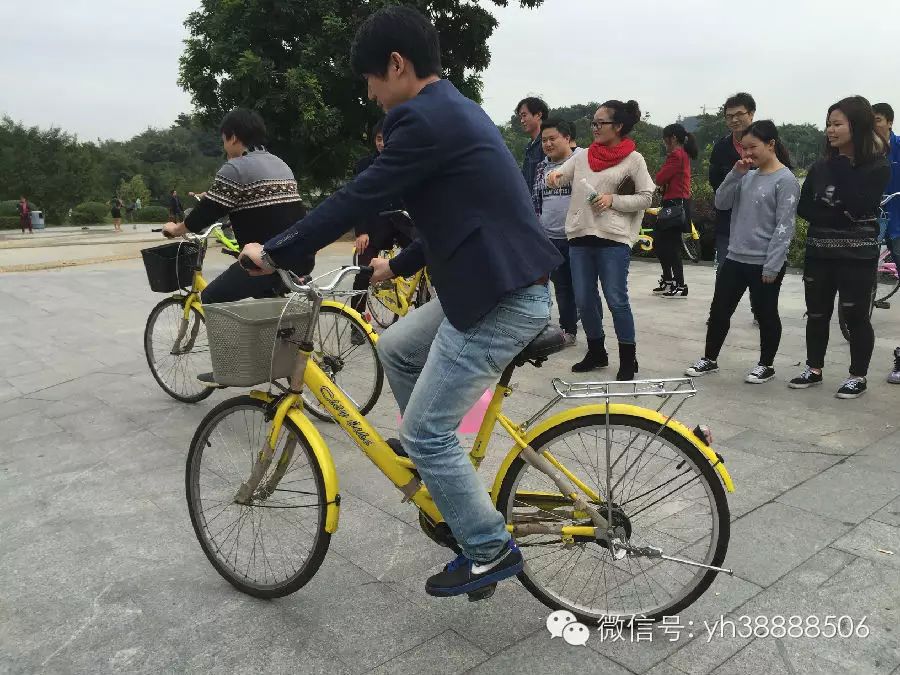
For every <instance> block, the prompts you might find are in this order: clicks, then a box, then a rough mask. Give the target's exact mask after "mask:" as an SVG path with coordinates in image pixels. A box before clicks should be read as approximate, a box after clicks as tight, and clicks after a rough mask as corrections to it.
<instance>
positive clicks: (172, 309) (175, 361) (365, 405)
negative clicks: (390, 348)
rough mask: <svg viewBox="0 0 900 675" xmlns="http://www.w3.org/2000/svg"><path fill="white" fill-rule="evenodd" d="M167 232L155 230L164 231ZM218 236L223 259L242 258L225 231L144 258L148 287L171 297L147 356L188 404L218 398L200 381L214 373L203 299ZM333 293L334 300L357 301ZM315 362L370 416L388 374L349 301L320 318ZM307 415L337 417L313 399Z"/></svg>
mask: <svg viewBox="0 0 900 675" xmlns="http://www.w3.org/2000/svg"><path fill="white" fill-rule="evenodd" d="M161 231H162V230H154V232H161ZM210 237H213V238H215V239H217V240H218V241H219V242H221V243H222V245H223V247H224V248H223V249H222V253H224V254H226V255H229V256H231V257H235V258H236V257H237V256H238V253H239V250H240V249H239V248H238V246H237V242H235V241H233V240H231V239H229V238H228V237H226V236H224V234H223V233H222V226H221V224H218V223H217V224H215V225H212V226H211V227H209V228H208V229H207V230H206V231H204V232H203V233H201V234H193V233H190V232H189V233H187V234H186V235H185V236H184V240H182V241H179V242H173V243H170V244H164V245H162V246H157V247H154V248H150V249H145V250H144V251H142V254H143V258H144V266H145V268H146V270H147V279H148V281H149V282H150V288H151V290H153V291H156V292H158V293H171V295H170V296H169V297H168V298H166V299H164V300H163V301H162V302H160V303H159V304H157V305H156V307H154V308H153V310H151V312H150V316H149V317H148V318H147V325H146V328H145V329H144V353H145V355H146V357H147V364H148V365H149V366H150V372H151V373H152V374H153V378H154V379H155V380H156V381H157V383H158V384H159V386H160V387H162V389H163V391H165V392H166V393H167V394H168V395H169V396H171V397H172V398H174V399H176V400H178V401H182V402H184V403H196V402H198V401H201V400H203V399H205V398H207V397H208V396H209V395H210V394H212V393H213V392H214V391H215V388H214V387H210V386H207V385H206V384H204V383H203V382H201V381H200V380H198V379H197V376H198V375H200V374H202V373H208V372H211V371H212V364H211V363H210V355H209V339H208V336H207V332H206V315H205V312H204V309H203V304H202V302H201V293H202V291H203V289H205V288H206V286H207V282H206V279H205V278H204V277H203V263H204V261H205V259H206V253H207V249H208V246H209V239H210ZM353 293H354V292H353V291H342V290H337V289H335V290H334V291H333V296H335V297H338V296H346V297H350V296H352V295H353ZM313 338H314V343H315V349H314V353H313V358H314V359H315V360H316V361H317V362H318V363H319V365H320V367H321V368H322V369H323V371H324V372H325V373H327V375H328V377H329V378H331V380H332V381H333V382H336V383H338V384H340V386H342V387H343V388H344V392H345V394H346V395H347V396H349V397H351V398H352V399H353V400H354V401H355V402H356V404H357V405H358V406H359V407H360V410H362V411H364V414H365V413H367V412H369V411H370V410H371V409H372V408H373V407H374V406H375V403H376V402H377V401H378V397H379V396H380V395H381V389H382V386H383V383H384V371H383V369H382V367H381V362H380V361H379V359H378V353H377V351H376V350H375V343H376V341H377V339H378V336H377V335H376V334H375V331H374V330H372V327H371V326H370V325H369V324H368V323H366V321H365V319H363V318H362V317H361V316H360V315H359V313H357V312H356V311H354V310H353V309H352V308H351V307H350V306H348V305H347V304H346V303H345V302H337V301H336V300H325V301H323V303H322V308H321V311H320V313H319V315H318V323H317V325H316V330H315V334H314V336H313ZM307 399H308V400H307V409H308V410H309V411H310V412H311V413H312V414H313V415H315V416H316V417H318V418H319V419H321V420H324V421H328V422H330V421H331V416H330V415H328V413H327V412H326V411H325V410H324V409H322V408H320V407H319V406H318V404H317V403H316V400H315V399H314V398H313V397H312V396H307Z"/></svg>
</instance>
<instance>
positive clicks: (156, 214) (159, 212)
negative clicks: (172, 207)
mask: <svg viewBox="0 0 900 675" xmlns="http://www.w3.org/2000/svg"><path fill="white" fill-rule="evenodd" d="M134 221H135V222H136V223H167V222H169V210H168V209H167V208H166V207H164V206H145V207H144V208H142V209H138V210H137V212H136V213H135V214H134Z"/></svg>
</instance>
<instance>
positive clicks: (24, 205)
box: [16, 195, 34, 234]
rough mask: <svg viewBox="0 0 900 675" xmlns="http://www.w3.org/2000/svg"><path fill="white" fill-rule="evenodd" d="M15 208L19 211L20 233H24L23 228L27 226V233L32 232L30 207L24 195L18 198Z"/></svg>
mask: <svg viewBox="0 0 900 675" xmlns="http://www.w3.org/2000/svg"><path fill="white" fill-rule="evenodd" d="M16 209H17V210H18V211H19V225H21V226H22V234H25V228H28V234H34V230H33V229H31V207H30V206H28V199H26V197H25V195H22V196H21V197H20V198H19V203H18V204H16Z"/></svg>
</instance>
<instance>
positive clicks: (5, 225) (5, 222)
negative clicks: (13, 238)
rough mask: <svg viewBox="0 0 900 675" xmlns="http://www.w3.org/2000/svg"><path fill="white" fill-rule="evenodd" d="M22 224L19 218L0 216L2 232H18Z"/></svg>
mask: <svg viewBox="0 0 900 675" xmlns="http://www.w3.org/2000/svg"><path fill="white" fill-rule="evenodd" d="M20 222H21V221H20V220H19V216H0V230H16V229H18V228H19V227H20V226H19V223H20Z"/></svg>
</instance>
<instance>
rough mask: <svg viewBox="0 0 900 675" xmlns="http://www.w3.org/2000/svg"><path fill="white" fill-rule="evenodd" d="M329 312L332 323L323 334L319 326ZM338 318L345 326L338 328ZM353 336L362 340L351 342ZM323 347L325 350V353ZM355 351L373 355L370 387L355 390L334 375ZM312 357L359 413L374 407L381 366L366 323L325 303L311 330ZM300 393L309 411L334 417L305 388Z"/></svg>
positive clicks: (381, 378)
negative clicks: (360, 399) (368, 389)
mask: <svg viewBox="0 0 900 675" xmlns="http://www.w3.org/2000/svg"><path fill="white" fill-rule="evenodd" d="M323 315H325V318H324V319H323ZM332 315H333V317H334V322H335V323H334V327H333V328H329V329H328V332H327V333H325V334H323V332H322V330H321V326H322V325H323V324H324V323H328V322H329V319H330V317H331V316H332ZM339 321H343V322H346V324H347V327H346V328H343V329H342V328H339V327H338V322H339ZM354 336H357V337H358V339H360V340H364V342H362V343H361V344H358V345H354V344H353V343H352V340H353V337H354ZM341 341H343V342H348V343H349V344H346V345H342V344H341ZM326 343H327V344H326ZM335 346H336V347H337V349H336V350H335V349H333V348H332V347H335ZM326 348H327V351H328V353H325V352H326ZM335 351H337V353H334V352H335ZM354 352H360V353H361V354H371V356H372V359H373V362H374V366H373V372H372V373H371V375H372V378H373V384H372V389H371V391H368V392H365V391H363V392H359V391H354V390H353V388H350V387H349V386H345V385H343V384H342V383H341V382H340V381H339V380H338V379H336V378H337V376H338V375H339V374H340V373H341V372H344V369H345V368H346V367H347V365H348V360H349V359H348V357H351V356H352V355H353V354H354ZM313 357H314V358H315V359H316V362H317V363H318V364H319V367H320V368H322V369H323V370H324V371H325V373H326V374H327V375H328V376H329V377H330V378H331V381H332V382H334V383H335V384H337V385H338V387H340V389H341V391H343V392H344V394H345V395H346V396H347V397H348V398H350V399H351V400H352V401H353V402H354V403H355V404H356V407H357V408H358V409H359V412H360V413H361V414H363V415H365V414H367V413H368V412H369V411H371V410H372V408H374V407H375V404H376V403H377V402H378V399H379V397H380V396H381V389H382V387H383V386H384V369H383V368H382V366H381V360H380V359H379V358H378V350H377V349H376V348H375V342H374V340H373V339H372V336H371V335H370V334H369V331H368V330H366V326H364V325H363V324H361V323H359V321H358V320H357V319H356V318H355V317H354V316H352V315H351V314H350V313H349V312H347V311H345V310H344V309H343V308H342V307H334V306H332V305H325V306H323V307H322V308H321V310H320V312H319V318H318V325H317V327H316V331H315V333H314V334H313ZM335 371H336V372H335ZM360 373H361V369H360V368H353V375H358V374H360ZM369 375H370V373H368V372H366V373H363V377H364V378H365V379H369ZM360 394H362V395H360ZM302 396H303V404H304V406H305V408H306V410H308V411H309V412H310V413H312V414H313V415H314V416H315V417H316V418H317V419H320V420H322V421H323V422H334V418H333V417H332V416H331V415H329V414H328V412H326V411H325V410H324V409H323V408H322V406H321V405H320V404H319V401H318V400H317V399H316V397H315V396H313V395H312V394H311V393H310V392H309V391H307V390H306V389H305V388H304V390H303V395H302ZM359 398H362V399H363V400H362V401H359V400H357V399H359Z"/></svg>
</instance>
